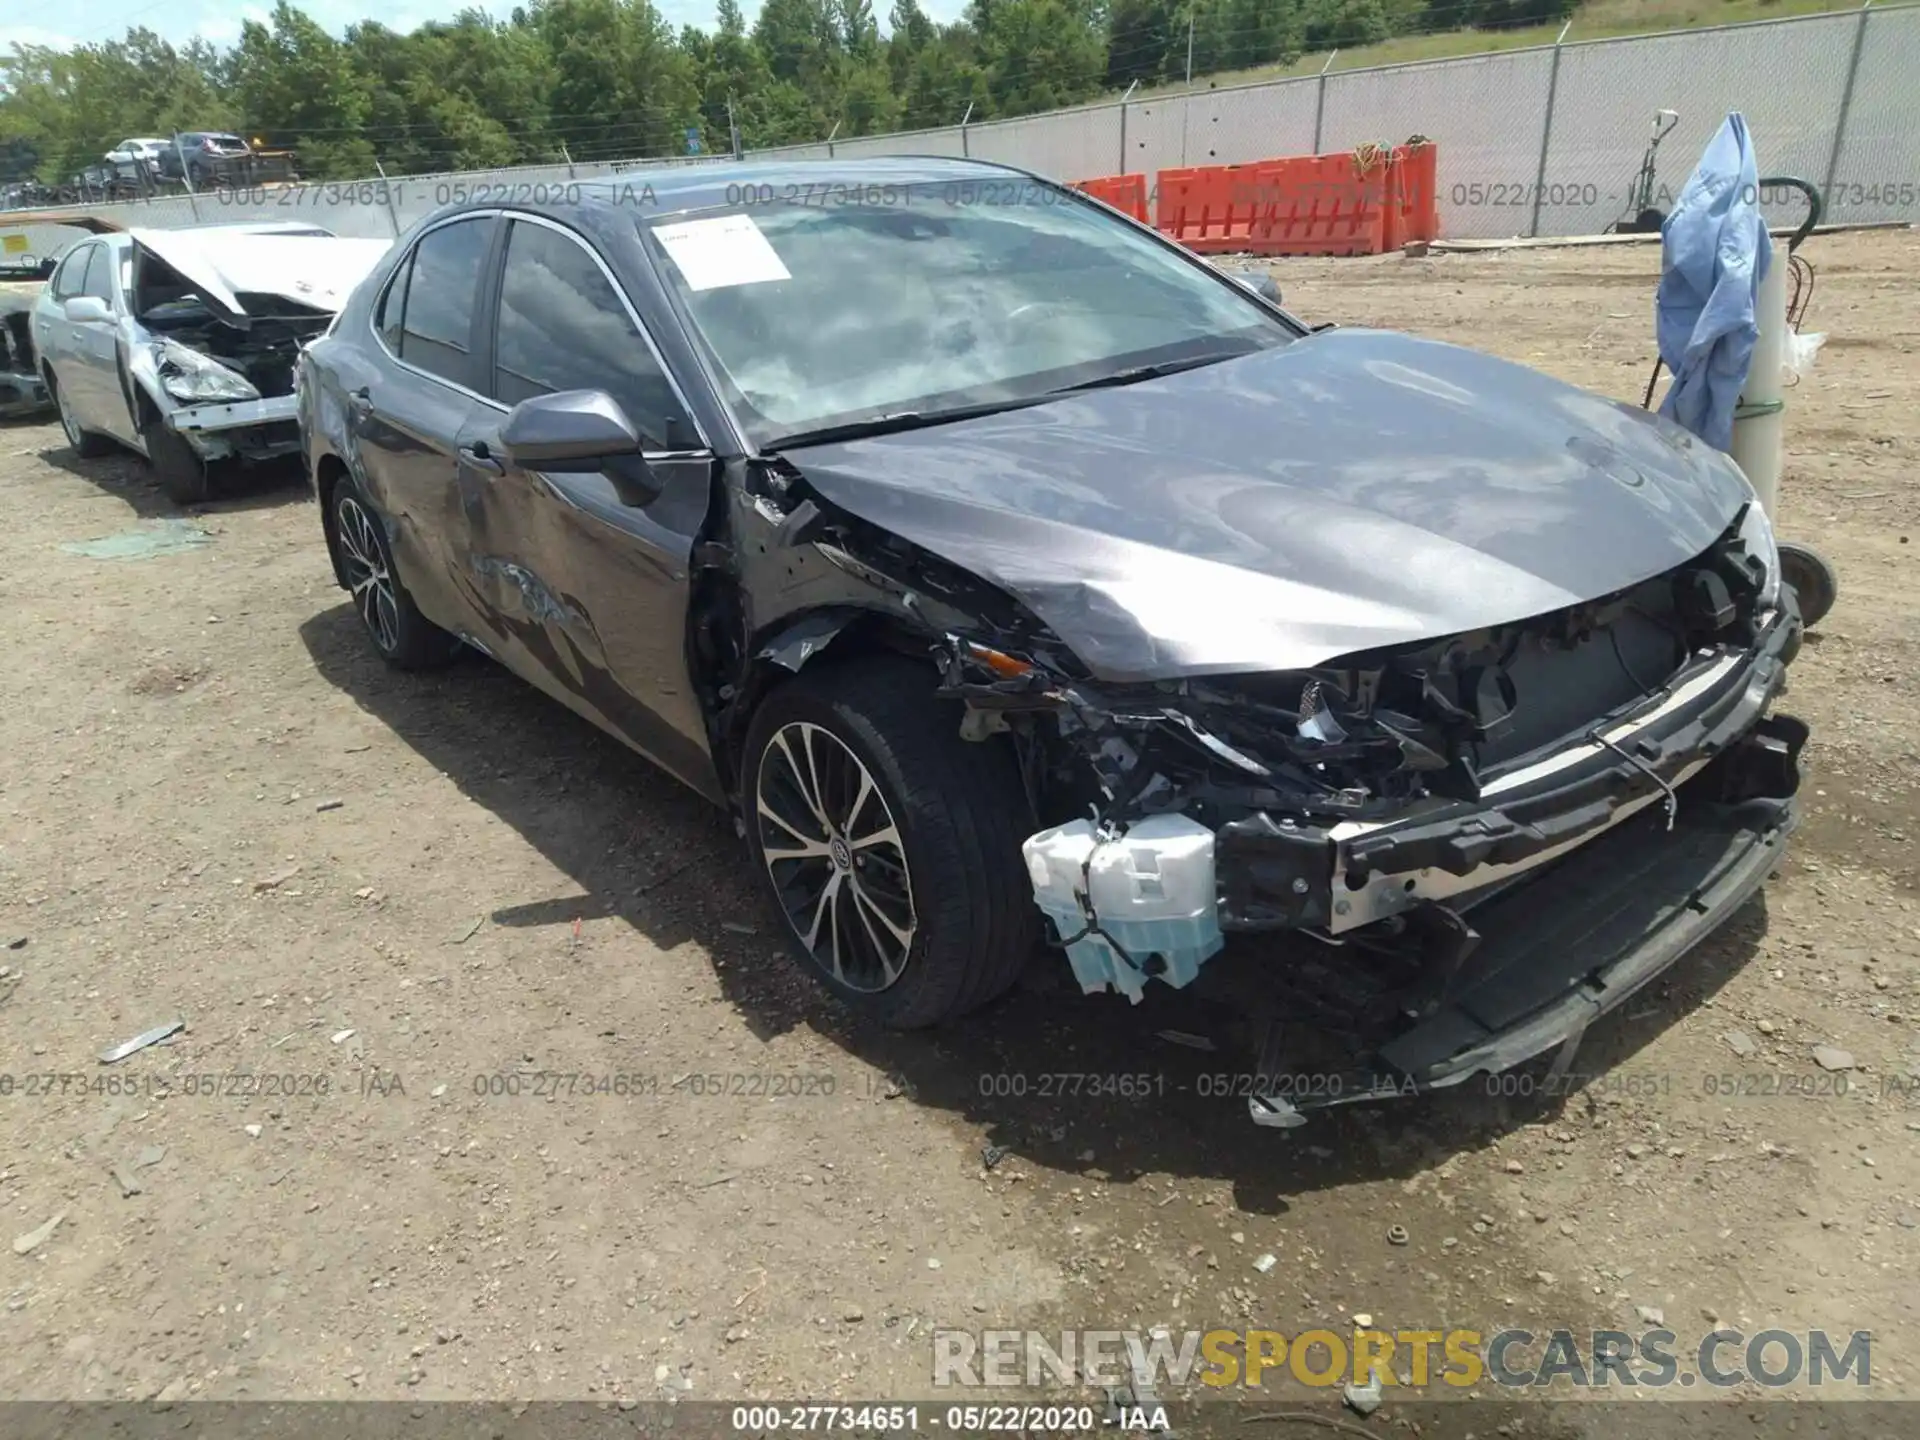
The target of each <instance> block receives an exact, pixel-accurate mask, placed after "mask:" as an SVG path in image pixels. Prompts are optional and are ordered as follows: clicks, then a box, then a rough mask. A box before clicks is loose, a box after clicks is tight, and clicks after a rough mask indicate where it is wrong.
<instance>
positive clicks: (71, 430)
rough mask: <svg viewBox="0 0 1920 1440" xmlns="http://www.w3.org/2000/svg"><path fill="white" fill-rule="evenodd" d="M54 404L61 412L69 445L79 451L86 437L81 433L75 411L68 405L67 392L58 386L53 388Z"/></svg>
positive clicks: (61, 420) (62, 423) (63, 428)
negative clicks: (74, 415) (74, 414)
mask: <svg viewBox="0 0 1920 1440" xmlns="http://www.w3.org/2000/svg"><path fill="white" fill-rule="evenodd" d="M53 403H54V405H55V406H56V407H57V408H58V409H59V411H60V428H61V429H62V430H64V431H66V432H67V444H69V445H71V446H72V447H73V448H74V449H76V450H78V449H79V448H80V442H81V441H82V440H84V439H85V438H86V437H85V435H83V434H82V433H81V430H80V422H79V421H78V420H76V419H74V418H73V410H72V408H71V407H70V406H69V405H68V404H67V392H66V391H65V390H63V389H61V388H60V387H59V386H58V385H56V386H54V387H53Z"/></svg>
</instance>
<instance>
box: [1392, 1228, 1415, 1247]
mask: <svg viewBox="0 0 1920 1440" xmlns="http://www.w3.org/2000/svg"><path fill="white" fill-rule="evenodd" d="M1410 1238H1411V1237H1410V1236H1408V1234H1407V1227H1406V1226H1404V1225H1389V1226H1387V1244H1389V1245H1404V1244H1406V1243H1407V1241H1408V1239H1410Z"/></svg>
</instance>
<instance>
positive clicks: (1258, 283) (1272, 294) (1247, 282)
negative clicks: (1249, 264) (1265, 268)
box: [1233, 273, 1280, 305]
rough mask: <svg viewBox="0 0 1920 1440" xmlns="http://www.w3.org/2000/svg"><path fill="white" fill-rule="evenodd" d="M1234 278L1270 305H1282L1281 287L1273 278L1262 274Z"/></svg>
mask: <svg viewBox="0 0 1920 1440" xmlns="http://www.w3.org/2000/svg"><path fill="white" fill-rule="evenodd" d="M1233 278H1234V279H1236V280H1238V281H1239V282H1240V283H1241V284H1242V285H1244V286H1246V288H1247V289H1249V290H1251V291H1252V292H1253V293H1254V294H1256V295H1258V296H1259V297H1260V298H1261V299H1262V300H1264V301H1266V302H1267V303H1268V304H1269V305H1278V304H1279V303H1280V285H1279V283H1278V282H1277V281H1276V280H1275V279H1274V278H1273V276H1271V275H1268V274H1264V273H1262V274H1259V275H1236V276H1234V277H1233Z"/></svg>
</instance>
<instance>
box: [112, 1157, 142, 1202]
mask: <svg viewBox="0 0 1920 1440" xmlns="http://www.w3.org/2000/svg"><path fill="white" fill-rule="evenodd" d="M107 1170H108V1173H109V1174H111V1175H112V1176H113V1180H114V1183H115V1184H116V1185H118V1186H119V1187H120V1198H121V1199H122V1200H131V1199H132V1198H133V1197H134V1196H136V1195H138V1194H139V1193H140V1182H139V1181H138V1180H136V1179H134V1178H133V1172H132V1171H131V1170H129V1169H128V1168H127V1167H126V1166H124V1165H109V1166H108V1167H107Z"/></svg>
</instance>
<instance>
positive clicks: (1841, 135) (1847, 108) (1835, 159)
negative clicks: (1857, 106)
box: [1820, 0, 1873, 215]
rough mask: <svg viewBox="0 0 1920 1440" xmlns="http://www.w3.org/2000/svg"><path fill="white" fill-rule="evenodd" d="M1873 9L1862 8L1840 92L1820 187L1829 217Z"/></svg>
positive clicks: (1871, 4)
mask: <svg viewBox="0 0 1920 1440" xmlns="http://www.w3.org/2000/svg"><path fill="white" fill-rule="evenodd" d="M1872 8H1873V0H1867V3H1866V4H1864V5H1862V6H1861V7H1860V24H1859V26H1858V28H1856V29H1855V30H1854V32H1853V58H1852V59H1851V60H1849V61H1848V62H1847V85H1846V88H1845V89H1844V90H1842V91H1841V92H1840V118H1839V119H1838V120H1837V121H1836V122H1834V127H1833V154H1831V155H1829V156H1828V157H1827V183H1826V184H1825V185H1822V186H1821V187H1820V194H1821V196H1822V198H1824V199H1825V200H1826V202H1827V206H1828V211H1827V213H1828V214H1829V215H1831V214H1832V213H1833V211H1832V206H1833V182H1834V180H1835V178H1836V177H1837V176H1838V174H1839V170H1840V147H1841V145H1842V143H1844V142H1845V140H1846V138H1847V115H1848V114H1849V113H1850V112H1851V111H1852V109H1853V82H1854V80H1855V79H1856V78H1857V77H1858V76H1859V74H1860V52H1861V50H1863V49H1864V48H1865V47H1866V43H1867V11H1869V10H1871V9H1872Z"/></svg>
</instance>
